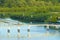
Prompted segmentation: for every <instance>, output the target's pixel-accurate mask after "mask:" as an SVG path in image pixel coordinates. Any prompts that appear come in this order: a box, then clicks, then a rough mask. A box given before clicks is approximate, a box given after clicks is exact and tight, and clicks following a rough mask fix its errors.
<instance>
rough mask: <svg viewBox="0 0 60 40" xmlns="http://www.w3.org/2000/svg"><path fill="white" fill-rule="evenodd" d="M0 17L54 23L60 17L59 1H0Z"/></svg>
mask: <svg viewBox="0 0 60 40" xmlns="http://www.w3.org/2000/svg"><path fill="white" fill-rule="evenodd" d="M31 15H32V17H31ZM0 17H1V18H6V17H9V18H12V19H16V20H19V21H23V22H24V21H25V22H30V21H32V22H53V23H56V22H57V20H58V17H60V0H0Z"/></svg>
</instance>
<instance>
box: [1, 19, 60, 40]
mask: <svg viewBox="0 0 60 40" xmlns="http://www.w3.org/2000/svg"><path fill="white" fill-rule="evenodd" d="M9 20H10V19H9ZM5 21H6V20H5ZM10 21H12V20H10ZM10 21H9V22H10ZM12 23H14V24H18V22H15V21H13V22H10V23H9V24H8V23H4V22H0V39H1V40H60V32H59V31H57V30H46V29H45V28H44V27H43V26H39V27H38V26H36V25H29V24H24V25H13V24H12Z"/></svg>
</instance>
